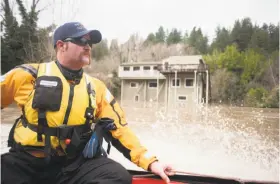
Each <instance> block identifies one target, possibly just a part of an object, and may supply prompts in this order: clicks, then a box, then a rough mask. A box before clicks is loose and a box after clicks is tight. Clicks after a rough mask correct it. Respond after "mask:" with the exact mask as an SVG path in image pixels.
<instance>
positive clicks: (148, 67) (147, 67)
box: [143, 66, 151, 70]
mask: <svg viewBox="0 0 280 184" xmlns="http://www.w3.org/2000/svg"><path fill="white" fill-rule="evenodd" d="M143 68H144V70H151V67H150V66H144V67H143Z"/></svg>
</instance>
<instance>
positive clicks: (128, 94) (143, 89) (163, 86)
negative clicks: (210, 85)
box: [122, 73, 203, 107]
mask: <svg viewBox="0 0 280 184" xmlns="http://www.w3.org/2000/svg"><path fill="white" fill-rule="evenodd" d="M177 79H178V80H179V81H180V83H179V86H178V87H175V86H173V82H172V80H174V81H175V74H174V73H172V74H168V75H166V79H159V85H158V91H159V95H158V97H159V99H158V102H159V103H160V104H164V103H165V102H166V101H167V105H168V106H170V107H185V106H189V105H192V104H193V103H197V102H199V103H200V102H202V95H203V94H202V92H203V83H202V80H201V79H202V76H201V75H200V74H196V84H195V73H177ZM186 79H192V80H193V85H192V86H186ZM150 82H154V83H156V82H157V80H156V79H125V80H123V94H122V102H123V104H134V105H135V106H138V107H145V106H146V104H147V103H154V102H157V98H156V97H157V87H154V88H152V87H149V83H150ZM131 83H135V84H136V87H131ZM136 95H138V101H136ZM166 95H167V97H166ZM179 97H181V98H183V99H180V98H179Z"/></svg>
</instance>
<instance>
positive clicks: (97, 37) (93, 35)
mask: <svg viewBox="0 0 280 184" xmlns="http://www.w3.org/2000/svg"><path fill="white" fill-rule="evenodd" d="M86 34H89V36H90V40H91V43H92V44H96V43H99V42H100V41H101V40H102V35H101V33H100V31H98V30H87V31H82V32H79V33H77V34H74V35H72V36H70V38H78V37H82V36H84V35H86Z"/></svg>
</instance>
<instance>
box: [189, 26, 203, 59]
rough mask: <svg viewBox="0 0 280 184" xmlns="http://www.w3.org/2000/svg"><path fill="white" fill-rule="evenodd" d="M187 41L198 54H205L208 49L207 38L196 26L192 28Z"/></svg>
mask: <svg viewBox="0 0 280 184" xmlns="http://www.w3.org/2000/svg"><path fill="white" fill-rule="evenodd" d="M187 43H188V44H189V45H190V46H192V47H194V48H195V49H196V50H197V51H198V53H200V54H206V53H207V51H208V38H207V37H206V36H203V34H202V31H201V29H200V28H198V29H197V30H196V27H194V28H193V29H192V31H191V33H190V36H189V39H188V42H187ZM198 53H197V54H198Z"/></svg>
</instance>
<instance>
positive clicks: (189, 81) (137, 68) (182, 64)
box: [118, 55, 209, 107]
mask: <svg viewBox="0 0 280 184" xmlns="http://www.w3.org/2000/svg"><path fill="white" fill-rule="evenodd" d="M118 75H119V78H120V79H121V81H122V82H121V104H122V105H128V104H130V105H132V104H133V105H134V106H138V107H146V106H147V104H149V105H157V106H158V105H160V106H165V107H184V106H188V105H191V104H193V103H195V104H200V103H205V104H207V103H208V96H209V92H208V91H209V74H208V66H207V65H206V64H205V62H204V61H203V59H202V56H200V55H193V56H171V57H169V58H166V59H164V60H162V61H159V62H137V63H123V64H121V65H120V66H119V73H118Z"/></svg>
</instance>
